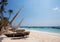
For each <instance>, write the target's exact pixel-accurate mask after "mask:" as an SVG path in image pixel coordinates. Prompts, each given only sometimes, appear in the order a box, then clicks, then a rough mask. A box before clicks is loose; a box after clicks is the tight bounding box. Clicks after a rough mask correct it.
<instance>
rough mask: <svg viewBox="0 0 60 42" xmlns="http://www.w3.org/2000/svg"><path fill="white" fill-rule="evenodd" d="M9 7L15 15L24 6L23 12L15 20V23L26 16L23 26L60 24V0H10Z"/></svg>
mask: <svg viewBox="0 0 60 42" xmlns="http://www.w3.org/2000/svg"><path fill="white" fill-rule="evenodd" d="M8 2H9V4H8V5H7V7H6V8H7V10H8V9H13V10H14V11H13V15H12V16H11V18H12V17H13V16H14V15H15V14H16V13H17V11H18V10H19V9H20V8H21V7H23V9H22V12H21V13H20V14H19V15H18V16H17V18H16V19H15V20H14V22H13V25H14V24H18V22H19V21H20V20H21V19H22V18H23V17H24V20H23V23H22V25H23V26H60V0H8Z"/></svg>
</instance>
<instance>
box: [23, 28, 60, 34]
mask: <svg viewBox="0 0 60 42" xmlns="http://www.w3.org/2000/svg"><path fill="white" fill-rule="evenodd" d="M22 29H27V30H36V31H43V32H51V33H58V34H60V29H57V28H48V27H45V28H32V27H31V28H22Z"/></svg>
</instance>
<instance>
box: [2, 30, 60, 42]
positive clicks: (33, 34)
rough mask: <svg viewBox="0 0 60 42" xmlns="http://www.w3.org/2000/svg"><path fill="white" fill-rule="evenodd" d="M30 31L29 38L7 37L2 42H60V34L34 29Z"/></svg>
mask: <svg viewBox="0 0 60 42" xmlns="http://www.w3.org/2000/svg"><path fill="white" fill-rule="evenodd" d="M28 31H30V35H29V37H28V38H22V39H11V38H8V37H6V38H3V40H2V42H60V34H56V33H49V32H42V31H34V30H28ZM4 37H5V36H4Z"/></svg>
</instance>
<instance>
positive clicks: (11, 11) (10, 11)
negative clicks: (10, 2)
mask: <svg viewBox="0 0 60 42" xmlns="http://www.w3.org/2000/svg"><path fill="white" fill-rule="evenodd" d="M8 12H9V18H8V20H9V19H10V17H11V13H13V10H11V9H10V10H8Z"/></svg>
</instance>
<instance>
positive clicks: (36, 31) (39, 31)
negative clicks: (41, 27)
mask: <svg viewBox="0 0 60 42" xmlns="http://www.w3.org/2000/svg"><path fill="white" fill-rule="evenodd" d="M25 30H27V31H32V32H38V33H46V34H52V35H60V34H59V33H53V32H47V31H38V30H28V29H25Z"/></svg>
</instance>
